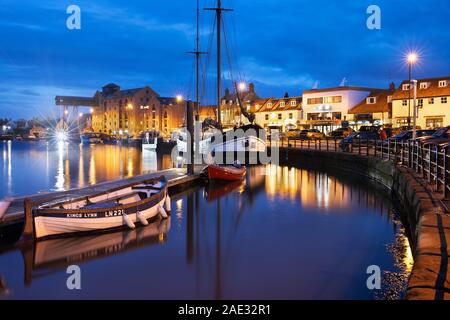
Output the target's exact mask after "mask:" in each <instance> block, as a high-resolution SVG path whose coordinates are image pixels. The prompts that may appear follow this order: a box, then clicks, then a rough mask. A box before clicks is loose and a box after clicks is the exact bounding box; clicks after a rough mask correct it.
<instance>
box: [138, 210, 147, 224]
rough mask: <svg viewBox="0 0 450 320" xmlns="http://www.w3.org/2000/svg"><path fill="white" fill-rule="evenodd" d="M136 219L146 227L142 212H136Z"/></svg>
mask: <svg viewBox="0 0 450 320" xmlns="http://www.w3.org/2000/svg"><path fill="white" fill-rule="evenodd" d="M137 217H138V219H139V221H140V222H141V223H142V224H143V225H144V226H147V225H148V221H147V219H145V217H144V215H143V214H142V212H140V211H138V212H137Z"/></svg>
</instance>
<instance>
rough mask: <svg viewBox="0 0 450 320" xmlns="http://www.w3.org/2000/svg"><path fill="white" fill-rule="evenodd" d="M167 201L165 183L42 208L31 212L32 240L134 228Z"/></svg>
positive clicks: (104, 193) (163, 212)
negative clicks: (126, 227) (33, 236)
mask: <svg viewBox="0 0 450 320" xmlns="http://www.w3.org/2000/svg"><path fill="white" fill-rule="evenodd" d="M166 201H170V199H169V198H168V195H167V180H166V179H165V178H160V179H159V180H152V182H151V183H150V184H142V183H141V184H136V185H131V186H127V187H125V188H122V189H118V190H111V191H106V192H103V193H101V194H94V195H92V196H90V197H88V198H86V197H84V198H80V199H75V200H71V201H66V202H59V203H52V204H49V205H43V206H40V207H38V208H36V209H34V210H33V223H34V234H35V237H36V238H38V239H39V238H46V237H49V236H55V235H62V234H73V233H78V232H93V231H100V230H106V229H115V228H119V227H123V226H128V227H130V228H134V224H136V223H144V222H145V221H143V220H144V219H145V220H149V219H151V218H154V217H156V216H157V215H158V214H161V212H162V214H164V215H165V211H164V209H163V207H164V206H165V205H166Z"/></svg>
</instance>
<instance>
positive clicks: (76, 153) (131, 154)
mask: <svg viewBox="0 0 450 320" xmlns="http://www.w3.org/2000/svg"><path fill="white" fill-rule="evenodd" d="M0 155H1V157H0V186H1V188H0V198H2V197H5V196H13V197H16V196H23V195H29V194H36V193H40V192H52V191H64V190H69V189H72V188H81V187H85V186H88V185H92V184H96V183H99V182H104V181H110V180H115V179H120V178H127V177H132V176H135V175H139V174H144V173H149V172H154V171H157V170H162V169H167V168H172V167H173V165H174V164H173V163H172V161H171V157H170V155H164V156H157V155H156V152H150V151H147V152H145V153H142V152H141V150H140V149H138V148H129V147H124V146H119V145H88V146H83V145H81V144H72V143H71V144H69V143H64V142H60V143H57V142H48V143H47V142H19V141H14V142H6V141H5V142H0Z"/></svg>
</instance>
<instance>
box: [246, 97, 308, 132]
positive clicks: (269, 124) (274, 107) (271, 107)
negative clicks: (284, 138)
mask: <svg viewBox="0 0 450 320" xmlns="http://www.w3.org/2000/svg"><path fill="white" fill-rule="evenodd" d="M255 114H256V123H257V124H259V125H260V126H262V127H264V128H265V129H272V130H278V131H282V132H286V131H289V130H295V129H297V127H298V123H299V122H300V121H301V119H302V98H301V97H285V98H281V99H275V98H269V99H267V100H266V101H265V102H264V104H262V105H261V107H259V108H258V109H257V111H256V112H255Z"/></svg>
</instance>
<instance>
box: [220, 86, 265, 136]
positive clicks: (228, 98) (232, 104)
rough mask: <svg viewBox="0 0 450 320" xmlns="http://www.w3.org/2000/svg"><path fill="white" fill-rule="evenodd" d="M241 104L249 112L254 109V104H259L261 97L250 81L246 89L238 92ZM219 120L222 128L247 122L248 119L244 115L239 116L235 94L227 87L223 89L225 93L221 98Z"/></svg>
mask: <svg viewBox="0 0 450 320" xmlns="http://www.w3.org/2000/svg"><path fill="white" fill-rule="evenodd" d="M239 97H240V98H241V102H242V106H243V107H244V108H246V109H247V111H249V112H255V111H256V105H257V104H258V102H259V104H260V100H261V98H260V97H259V96H258V95H257V94H256V92H255V85H254V84H253V83H250V84H249V86H248V90H247V91H245V92H240V93H239ZM221 120H222V126H223V127H224V128H227V127H228V128H230V127H234V126H236V125H239V124H241V123H243V124H247V123H248V121H247V119H246V118H245V117H244V116H241V112H240V108H239V104H238V101H237V96H236V94H235V93H231V92H230V90H229V89H225V95H224V96H223V97H222V99H221Z"/></svg>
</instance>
